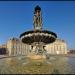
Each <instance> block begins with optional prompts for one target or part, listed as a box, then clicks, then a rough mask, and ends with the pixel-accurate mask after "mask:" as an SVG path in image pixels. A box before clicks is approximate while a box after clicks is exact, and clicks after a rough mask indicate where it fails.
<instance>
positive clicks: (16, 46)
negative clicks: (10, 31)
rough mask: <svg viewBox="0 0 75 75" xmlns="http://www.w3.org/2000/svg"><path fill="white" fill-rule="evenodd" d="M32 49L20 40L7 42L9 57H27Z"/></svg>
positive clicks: (14, 39) (13, 39)
mask: <svg viewBox="0 0 75 75" xmlns="http://www.w3.org/2000/svg"><path fill="white" fill-rule="evenodd" d="M30 49H31V46H30V45H27V44H24V43H22V42H21V40H20V39H18V38H12V39H10V40H8V41H7V54H8V55H9V56H11V55H12V56H15V55H27V54H28V53H29V51H30Z"/></svg>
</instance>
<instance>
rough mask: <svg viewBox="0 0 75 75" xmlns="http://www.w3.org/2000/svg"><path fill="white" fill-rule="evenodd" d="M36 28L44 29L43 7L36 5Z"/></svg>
mask: <svg viewBox="0 0 75 75" xmlns="http://www.w3.org/2000/svg"><path fill="white" fill-rule="evenodd" d="M33 21H34V22H33V23H34V29H39V30H40V29H42V16H41V8H40V7H39V6H36V7H35V12H34V20H33Z"/></svg>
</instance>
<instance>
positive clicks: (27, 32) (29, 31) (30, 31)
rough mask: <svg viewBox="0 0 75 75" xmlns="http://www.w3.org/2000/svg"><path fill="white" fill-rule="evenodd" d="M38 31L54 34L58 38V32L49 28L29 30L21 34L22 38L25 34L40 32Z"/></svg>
mask: <svg viewBox="0 0 75 75" xmlns="http://www.w3.org/2000/svg"><path fill="white" fill-rule="evenodd" d="M38 32H39V33H48V34H51V35H54V36H55V37H56V38H57V35H56V33H54V32H52V31H48V30H36V31H34V30H28V31H25V32H23V33H22V34H21V35H20V38H21V37H22V36H24V35H27V34H29V33H38Z"/></svg>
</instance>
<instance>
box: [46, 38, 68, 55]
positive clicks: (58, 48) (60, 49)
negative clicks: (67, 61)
mask: <svg viewBox="0 0 75 75" xmlns="http://www.w3.org/2000/svg"><path fill="white" fill-rule="evenodd" d="M45 49H46V50H47V53H49V54H67V44H66V42H65V41H64V40H61V39H57V40H56V41H55V42H53V43H51V44H48V45H46V47H45Z"/></svg>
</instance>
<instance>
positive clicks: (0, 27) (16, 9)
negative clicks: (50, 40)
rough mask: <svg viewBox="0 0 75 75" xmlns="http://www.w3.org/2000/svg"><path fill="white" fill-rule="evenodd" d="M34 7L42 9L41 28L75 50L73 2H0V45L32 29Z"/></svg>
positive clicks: (74, 7)
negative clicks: (49, 31)
mask: <svg viewBox="0 0 75 75" xmlns="http://www.w3.org/2000/svg"><path fill="white" fill-rule="evenodd" d="M36 5H39V6H40V7H41V9H42V17H43V28H44V29H48V30H51V31H53V32H55V33H56V34H57V36H58V37H59V38H61V39H63V40H65V41H66V42H67V44H68V47H69V48H75V1H72V2H71V1H0V44H4V43H6V42H7V41H8V39H10V38H12V37H17V38H18V37H19V35H20V34H21V33H22V32H25V31H27V30H31V29H33V15H34V14H33V12H34V7H35V6H36Z"/></svg>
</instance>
